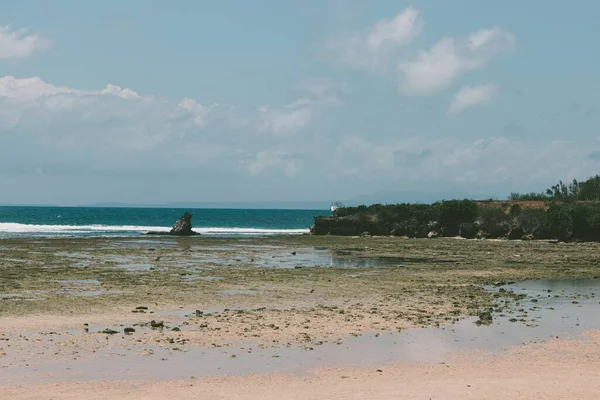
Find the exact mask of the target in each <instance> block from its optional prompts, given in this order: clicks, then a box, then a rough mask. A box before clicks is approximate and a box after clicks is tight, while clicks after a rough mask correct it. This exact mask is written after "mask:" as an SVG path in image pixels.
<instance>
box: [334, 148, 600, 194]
mask: <svg viewBox="0 0 600 400" xmlns="http://www.w3.org/2000/svg"><path fill="white" fill-rule="evenodd" d="M592 146H594V144H592ZM589 147H590V146H586V145H585V144H577V143H573V142H561V143H555V142H553V141H550V140H549V141H547V142H526V141H518V140H509V139H506V138H502V137H487V138H482V139H479V140H475V141H465V140H457V139H450V138H446V139H429V140H427V139H422V138H420V137H413V138H407V139H403V140H392V141H387V142H380V143H374V142H372V141H368V140H365V139H363V138H358V137H345V138H342V139H341V140H340V142H339V144H338V145H337V147H336V149H335V150H334V151H333V153H332V156H331V157H329V159H328V160H329V163H330V164H329V165H328V166H327V167H325V168H323V169H324V170H326V171H328V172H329V175H330V176H331V177H332V178H335V179H342V178H344V177H346V178H349V179H360V180H364V181H368V182H372V181H374V180H378V181H382V182H387V183H388V185H393V184H401V183H406V184H411V185H413V186H411V187H418V186H419V185H423V184H425V185H426V186H428V187H431V184H432V183H439V184H444V185H446V186H447V187H450V186H452V185H453V184H457V185H458V184H469V185H474V186H473V187H476V186H477V185H479V186H484V185H490V186H493V185H501V184H504V185H510V186H511V187H529V188H532V189H531V190H534V189H535V188H536V187H537V185H539V184H540V182H541V183H542V184H544V185H545V184H546V183H547V182H554V181H556V180H557V179H560V177H565V178H566V179H572V177H578V176H579V177H580V176H587V175H589V174H593V173H595V171H596V170H597V166H598V161H597V160H594V159H593V158H590V157H589V154H590V148H589ZM541 166H543V167H541Z"/></svg>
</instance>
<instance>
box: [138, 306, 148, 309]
mask: <svg viewBox="0 0 600 400" xmlns="http://www.w3.org/2000/svg"><path fill="white" fill-rule="evenodd" d="M135 309H136V310H147V309H148V307H146V306H137V307H136V308H135Z"/></svg>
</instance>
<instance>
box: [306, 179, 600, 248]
mask: <svg viewBox="0 0 600 400" xmlns="http://www.w3.org/2000/svg"><path fill="white" fill-rule="evenodd" d="M311 231H312V233H313V234H316V235H327V234H332V235H361V234H364V233H369V234H371V235H392V236H408V237H416V238H419V237H423V238H424V237H428V236H429V237H437V236H447V237H454V236H462V237H465V238H468V239H472V238H506V239H557V240H562V241H573V240H574V241H600V175H596V176H594V177H591V178H589V179H588V180H586V181H584V182H578V181H577V180H573V182H572V183H571V184H569V185H566V184H564V183H563V182H562V181H559V182H558V184H556V185H554V186H552V187H550V188H548V189H547V190H546V192H545V193H526V194H520V193H512V194H511V195H510V200H509V201H504V202H503V201H487V202H486V201H474V200H468V199H465V200H449V201H441V202H437V203H434V204H431V205H429V204H396V205H381V204H375V205H372V206H369V207H367V206H359V207H347V208H342V209H339V210H337V211H336V212H335V215H334V217H317V218H315V225H314V226H313V227H312V230H311Z"/></svg>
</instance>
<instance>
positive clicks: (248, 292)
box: [217, 289, 258, 295]
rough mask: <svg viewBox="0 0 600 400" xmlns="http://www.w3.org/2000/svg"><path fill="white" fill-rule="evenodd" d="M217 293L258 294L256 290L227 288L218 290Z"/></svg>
mask: <svg viewBox="0 0 600 400" xmlns="http://www.w3.org/2000/svg"><path fill="white" fill-rule="evenodd" d="M217 294H223V295H254V294H258V291H256V290H248V289H225V290H217Z"/></svg>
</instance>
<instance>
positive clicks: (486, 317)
mask: <svg viewBox="0 0 600 400" xmlns="http://www.w3.org/2000/svg"><path fill="white" fill-rule="evenodd" d="M492 321H493V318H492V313H491V312H489V311H485V312H482V313H481V314H479V320H477V321H475V323H476V324H477V325H490V324H491V323H492Z"/></svg>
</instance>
